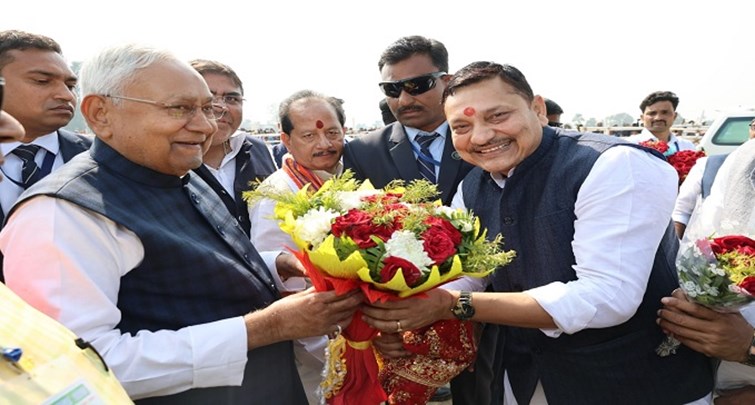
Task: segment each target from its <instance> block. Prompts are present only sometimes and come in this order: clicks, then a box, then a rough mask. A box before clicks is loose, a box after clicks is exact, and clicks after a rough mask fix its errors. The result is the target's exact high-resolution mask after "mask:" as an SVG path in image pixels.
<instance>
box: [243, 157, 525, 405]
mask: <svg viewBox="0 0 755 405" xmlns="http://www.w3.org/2000/svg"><path fill="white" fill-rule="evenodd" d="M436 196H437V190H436V188H435V186H434V185H433V184H431V183H428V182H426V181H415V182H412V183H411V184H409V185H407V186H404V184H403V183H402V182H400V181H396V182H393V183H391V184H389V185H388V186H386V187H385V189H383V190H376V189H374V188H373V187H372V186H371V185H370V183H369V182H364V183H360V182H359V181H356V180H354V179H353V176H352V174H351V172H348V171H347V172H346V173H344V174H343V175H342V176H340V177H335V178H332V179H330V180H328V181H326V182H325V183H324V184H323V185H322V186H321V187H320V189H319V190H317V191H316V192H311V191H309V190H308V187H306V186H305V187H304V188H302V189H301V190H300V191H298V192H296V193H293V192H281V191H279V190H275V189H263V188H262V187H258V188H257V189H256V190H254V191H253V192H252V193H251V199H252V200H254V199H255V198H270V199H273V200H275V201H276V202H277V203H276V206H275V217H276V218H277V219H278V220H279V221H280V227H281V229H282V230H283V231H284V232H286V233H288V234H289V235H290V236H291V237H292V239H293V241H294V242H295V244H296V246H297V247H298V251H296V252H294V254H296V255H297V257H298V258H299V260H300V261H301V262H302V264H303V265H304V267H305V268H306V269H307V275H308V276H309V277H310V279H311V280H312V284H313V286H314V287H315V289H317V290H318V291H326V290H336V291H337V292H339V293H345V292H348V291H350V290H353V289H357V288H358V289H361V290H362V292H363V294H364V295H365V297H366V298H367V299H368V300H369V301H370V302H377V301H381V302H384V301H386V300H395V299H401V298H403V297H408V296H412V295H415V294H421V293H423V292H425V291H427V290H429V289H432V288H435V287H437V286H439V285H440V284H442V283H445V282H448V281H450V280H453V279H456V278H458V277H461V276H472V277H484V276H486V275H488V274H490V273H491V272H492V271H493V270H494V269H496V268H497V267H499V266H503V265H506V264H507V263H509V262H510V261H511V259H512V258H513V257H514V252H503V251H501V249H500V246H501V243H502V238H501V236H500V235H498V236H496V237H495V238H487V235H486V232H485V231H484V230H481V229H480V224H479V220H478V219H477V218H476V217H475V216H474V215H473V214H472V213H471V212H467V211H464V210H455V209H451V208H448V207H444V206H442V205H441V204H440V202H439V201H437V200H434V198H435V197H436ZM361 317H362V315H361V312H357V313H356V314H355V315H354V317H353V319H352V321H351V323H350V325H349V326H348V327H347V328H346V329H344V330H343V332H342V334H341V335H340V336H339V337H337V338H335V339H333V340H331V342H330V343H329V345H328V349H327V353H326V366H325V367H326V370H325V371H324V373H323V381H322V383H321V385H320V388H321V394H322V396H323V397H324V398H325V399H326V400H327V402H328V403H331V404H356V403H359V404H377V403H380V402H382V401H385V400H386V399H388V398H389V396H390V398H391V399H390V401H391V402H392V403H424V402H426V401H427V400H428V399H429V397H430V395H431V394H432V393H433V392H434V391H435V389H436V388H437V387H438V386H441V385H443V384H444V383H446V382H447V381H448V380H450V379H451V378H452V377H453V376H455V375H456V374H458V373H460V372H461V371H463V370H464V369H465V368H466V367H468V366H469V365H470V364H471V363H472V361H473V360H474V358H475V355H476V342H475V341H474V337H473V335H474V334H473V328H472V324H471V323H470V322H459V321H443V322H439V323H437V324H435V325H432V326H430V327H427V328H422V329H421V330H416V331H408V332H405V333H404V342H405V347H406V348H407V350H409V351H411V352H412V353H414V356H412V357H410V358H409V359H410V360H408V361H407V360H406V359H399V360H392V359H382V358H380V356H379V355H377V354H376V352H375V351H374V350H373V349H372V346H371V340H372V339H373V338H374V337H375V336H376V335H377V333H378V331H377V330H375V329H373V328H371V327H370V326H369V325H367V324H366V323H365V322H364V321H363V320H362V319H361ZM386 391H388V392H386Z"/></svg>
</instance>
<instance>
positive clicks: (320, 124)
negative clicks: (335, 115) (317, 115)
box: [315, 120, 325, 129]
mask: <svg viewBox="0 0 755 405" xmlns="http://www.w3.org/2000/svg"><path fill="white" fill-rule="evenodd" d="M315 125H317V129H322V127H324V126H325V124H323V123H322V121H320V120H317V122H316V123H315Z"/></svg>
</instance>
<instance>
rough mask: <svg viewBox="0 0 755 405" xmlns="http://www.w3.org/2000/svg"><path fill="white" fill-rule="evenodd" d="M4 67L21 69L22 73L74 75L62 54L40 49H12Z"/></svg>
mask: <svg viewBox="0 0 755 405" xmlns="http://www.w3.org/2000/svg"><path fill="white" fill-rule="evenodd" d="M8 56H10V58H9V61H8V63H7V64H6V65H5V66H6V67H10V68H11V69H13V68H17V69H22V70H23V72H24V73H36V72H43V73H46V74H49V75H53V74H55V75H59V76H75V74H74V73H73V70H71V68H70V67H69V66H68V62H66V60H65V58H63V55H61V54H59V53H57V52H53V51H47V50H42V49H23V50H22V49H13V50H10V51H8Z"/></svg>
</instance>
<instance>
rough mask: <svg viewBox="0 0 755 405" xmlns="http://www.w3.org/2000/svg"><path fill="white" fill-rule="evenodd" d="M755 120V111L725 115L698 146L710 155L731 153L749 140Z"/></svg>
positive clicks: (706, 133)
mask: <svg viewBox="0 0 755 405" xmlns="http://www.w3.org/2000/svg"><path fill="white" fill-rule="evenodd" d="M753 118H755V109H749V110H743V111H737V112H729V113H723V114H721V115H720V116H719V117H718V118H716V120H715V121H713V123H712V124H711V125H710V127H708V130H707V131H705V135H703V138H702V139H701V140H700V143H699V144H698V146H699V149H702V150H704V151H705V153H706V154H707V155H708V156H710V155H723V154H726V153H731V152H732V151H733V150H734V149H736V148H737V146H739V145H741V144H743V143H745V141H747V139H748V138H749V135H750V132H749V125H750V122H751V121H752V119H753Z"/></svg>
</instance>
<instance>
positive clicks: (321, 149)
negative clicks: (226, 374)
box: [249, 90, 346, 404]
mask: <svg viewBox="0 0 755 405" xmlns="http://www.w3.org/2000/svg"><path fill="white" fill-rule="evenodd" d="M342 104H343V101H342V100H340V99H337V98H335V97H327V96H325V95H322V94H319V93H316V92H314V91H311V90H302V91H299V92H296V93H294V94H293V95H291V96H290V97H288V98H287V99H285V100H284V101H283V102H282V103H281V105H280V108H279V110H278V118H279V120H280V121H279V122H280V123H279V126H280V136H281V142H282V143H283V144H284V145H285V146H286V148H287V149H288V153H286V154H285V155H284V156H283V159H282V162H281V168H280V169H278V170H277V171H276V172H274V173H273V174H271V175H270V177H268V178H267V179H265V181H264V182H263V183H262V184H261V185H260V187H270V186H272V187H274V188H276V189H279V190H281V191H288V190H291V191H298V190H299V189H301V188H302V187H304V185H306V184H309V188H310V190H313V191H314V190H317V189H319V188H320V187H321V186H322V184H323V183H324V182H325V181H326V180H328V179H329V178H331V177H333V176H335V175H338V174H341V172H342V171H343V164H342V163H341V154H342V153H343V143H344V133H345V130H344V124H345V122H346V115H345V114H344V111H343V105H342ZM274 207H275V202H274V201H272V200H269V199H263V200H261V201H258V202H257V203H255V204H254V205H252V206H251V207H250V210H249V218H250V220H251V224H252V226H251V239H252V244H254V246H255V247H257V249H258V250H259V251H261V252H265V251H279V250H284V249H285V248H286V247H288V248H291V249H296V245H295V244H294V242H293V240H292V239H291V237H290V236H289V235H288V234H286V233H284V232H283V231H282V230H281V229H280V228H279V227H278V222H277V221H276V220H274V219H273V209H274ZM282 281H283V284H284V285H285V286H286V288H288V289H289V290H290V291H295V290H299V289H302V288H304V287H305V286H306V283H305V280H304V279H302V278H300V277H291V278H289V279H287V280H282ZM326 343H327V339H326V338H325V336H320V337H312V338H306V339H302V340H299V341H298V342H295V345H294V352H295V354H296V363H297V364H296V365H297V368H298V370H299V375H300V377H301V379H302V383H303V384H304V390H305V392H306V393H307V398H308V399H309V402H310V403H312V404H314V403H318V399H317V397H316V395H315V392H316V389H317V386H318V384H319V383H320V371H321V370H322V367H323V356H324V352H323V350H324V348H325V345H326Z"/></svg>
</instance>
